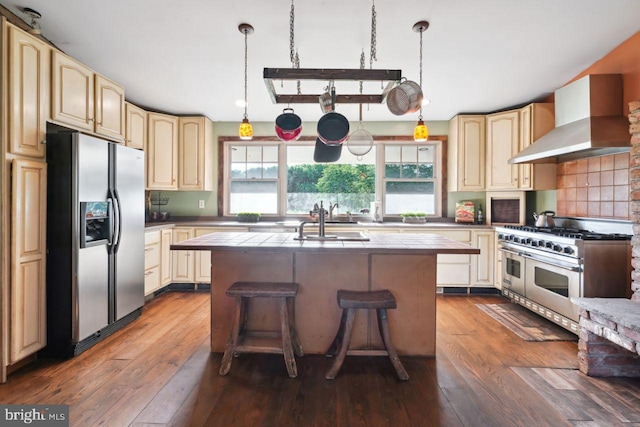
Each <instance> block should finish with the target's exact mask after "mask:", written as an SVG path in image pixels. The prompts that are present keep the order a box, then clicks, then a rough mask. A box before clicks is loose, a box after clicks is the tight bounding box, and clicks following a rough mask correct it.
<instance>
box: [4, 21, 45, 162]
mask: <svg viewBox="0 0 640 427" xmlns="http://www.w3.org/2000/svg"><path fill="white" fill-rule="evenodd" d="M7 28H8V35H9V73H8V76H9V81H8V94H9V108H8V113H9V126H8V131H9V147H8V149H9V152H10V153H12V154H17V155H22V156H29V157H36V158H44V157H45V145H44V142H45V134H46V131H47V118H48V117H49V105H50V103H51V89H50V87H49V86H50V82H51V73H50V71H49V66H50V63H51V50H52V49H51V47H49V46H48V45H47V44H45V43H44V42H42V41H41V40H39V39H37V38H35V37H33V36H31V35H30V34H27V33H26V32H24V31H22V30H21V29H19V28H17V27H15V26H13V25H11V24H7Z"/></svg>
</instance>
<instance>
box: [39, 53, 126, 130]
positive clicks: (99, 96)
mask: <svg viewBox="0 0 640 427" xmlns="http://www.w3.org/2000/svg"><path fill="white" fill-rule="evenodd" d="M51 62H52V66H51V68H52V69H51V81H52V83H51V84H52V103H51V104H52V105H51V118H52V120H54V121H56V122H59V123H63V124H67V125H70V126H72V127H74V128H77V129H81V130H87V131H90V132H95V133H97V134H100V135H104V136H108V137H110V138H112V139H115V140H119V141H122V140H124V89H123V88H122V87H121V86H118V85H116V84H115V83H113V82H112V81H110V80H108V79H106V78H104V77H103V76H100V75H98V74H95V73H94V72H93V70H91V69H90V68H88V67H86V66H84V65H83V64H81V63H80V62H78V61H76V60H74V59H72V58H70V57H68V56H66V55H64V54H63V53H60V52H57V51H53V54H52V61H51Z"/></svg>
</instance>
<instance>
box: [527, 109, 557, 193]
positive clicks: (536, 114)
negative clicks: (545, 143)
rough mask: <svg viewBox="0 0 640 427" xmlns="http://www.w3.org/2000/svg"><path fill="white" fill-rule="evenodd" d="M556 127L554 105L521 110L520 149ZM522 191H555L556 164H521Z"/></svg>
mask: <svg viewBox="0 0 640 427" xmlns="http://www.w3.org/2000/svg"><path fill="white" fill-rule="evenodd" d="M554 126H555V115H554V106H553V103H535V104H529V105H527V106H526V107H523V108H521V109H520V147H519V150H518V151H522V150H524V149H525V148H527V147H528V146H529V145H531V144H533V142H534V141H535V140H537V139H538V138H540V137H542V136H543V135H544V134H546V133H547V132H549V131H550V130H551V129H553V128H554ZM518 183H519V188H520V189H521V190H555V189H556V185H557V184H556V164H555V163H540V164H524V163H523V164H520V165H519V179H518Z"/></svg>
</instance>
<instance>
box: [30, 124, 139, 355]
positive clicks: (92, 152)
mask: <svg viewBox="0 0 640 427" xmlns="http://www.w3.org/2000/svg"><path fill="white" fill-rule="evenodd" d="M47 164H48V174H47V185H48V189H47V194H48V197H47V347H46V348H45V349H44V351H43V355H45V356H54V357H71V356H74V355H77V354H79V353H81V352H82V351H84V350H86V349H87V348H89V347H91V346H92V345H94V344H96V343H97V342H99V341H100V340H102V339H104V338H105V337H107V336H109V335H110V334H112V333H113V332H115V331H116V330H118V329H120V328H121V327H123V326H125V325H126V324H128V323H130V322H131V321H133V320H134V319H135V318H137V317H138V316H139V315H140V313H141V311H142V308H141V307H142V306H143V304H144V214H145V212H144V152H142V151H139V150H135V149H132V148H128V147H125V146H122V145H119V144H116V143H113V142H109V141H106V140H103V139H99V138H96V137H93V136H89V135H85V134H81V133H79V132H76V131H72V130H69V129H66V128H62V127H60V126H56V125H52V124H50V125H48V128H47Z"/></svg>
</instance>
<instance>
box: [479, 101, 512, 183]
mask: <svg viewBox="0 0 640 427" xmlns="http://www.w3.org/2000/svg"><path fill="white" fill-rule="evenodd" d="M519 120H520V115H519V112H518V111H506V112H503V113H495V114H489V115H487V177H486V179H487V187H486V189H487V190H491V191H494V190H513V189H517V188H518V165H510V164H509V162H508V160H509V159H510V158H511V157H513V156H514V155H516V154H517V153H518V151H519V149H520V143H519V137H520V135H519V132H520V128H519Z"/></svg>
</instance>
